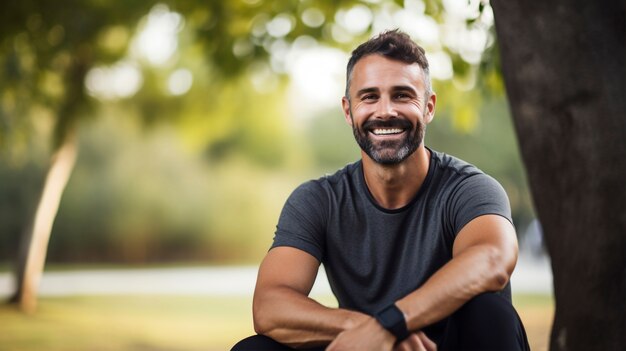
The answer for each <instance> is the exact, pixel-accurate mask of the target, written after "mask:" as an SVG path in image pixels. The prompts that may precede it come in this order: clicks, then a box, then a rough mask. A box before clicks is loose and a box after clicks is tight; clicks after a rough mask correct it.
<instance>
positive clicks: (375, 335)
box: [326, 317, 430, 351]
mask: <svg viewBox="0 0 626 351" xmlns="http://www.w3.org/2000/svg"><path fill="white" fill-rule="evenodd" d="M395 339H396V338H395V337H394V336H393V334H391V333H390V332H388V331H387V330H386V329H384V328H383V327H382V326H381V325H380V324H379V323H378V322H377V321H376V320H375V319H374V318H372V317H368V318H367V319H366V320H365V321H364V322H363V323H361V324H359V325H357V326H356V327H354V328H352V329H348V330H345V331H343V332H341V333H339V335H337V337H336V338H335V340H333V342H332V343H331V344H330V345H328V347H327V348H326V351H344V350H358V351H361V350H363V351H368V350H370V351H391V350H392V348H393V343H394V341H395ZM408 350H411V349H408ZM418 350H419V349H418ZM429 351H430V350H429Z"/></svg>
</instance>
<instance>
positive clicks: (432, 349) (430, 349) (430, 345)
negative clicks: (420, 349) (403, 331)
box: [416, 332, 437, 351]
mask: <svg viewBox="0 0 626 351" xmlns="http://www.w3.org/2000/svg"><path fill="white" fill-rule="evenodd" d="M416 335H417V337H418V338H419V339H420V341H421V342H422V345H424V349H425V350H426V351H437V344H435V342H434V341H432V340H430V339H429V338H428V336H426V334H424V332H418V333H417V334H416Z"/></svg>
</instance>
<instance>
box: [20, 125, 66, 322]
mask: <svg viewBox="0 0 626 351" xmlns="http://www.w3.org/2000/svg"><path fill="white" fill-rule="evenodd" d="M76 154H77V140H76V137H75V135H74V133H73V132H70V133H68V134H67V136H66V137H65V138H64V142H63V144H62V145H61V146H60V147H59V148H58V149H57V151H56V152H55V153H54V155H53V156H52V158H51V162H50V168H49V169H48V173H47V175H46V180H45V183H44V185H43V190H42V192H41V198H40V199H39V203H38V205H37V210H36V212H35V216H34V219H33V223H32V225H31V227H30V229H29V231H28V232H27V233H26V234H25V236H24V238H23V242H22V252H20V257H19V261H18V266H17V269H16V280H17V289H16V292H15V294H14V296H13V297H12V298H11V301H12V302H15V303H18V304H19V306H20V309H21V310H22V311H25V312H27V313H33V312H34V311H35V309H36V307H37V290H38V288H39V281H40V279H41V275H42V272H43V268H44V263H45V261H46V253H47V251H48V241H49V239H50V233H51V231H52V225H53V223H54V219H55V217H56V215H57V211H58V209H59V203H60V202H61V197H62V195H63V190H64V189H65V186H66V185H67V182H68V180H69V177H70V174H71V173H72V170H73V169H74V164H75V163H76Z"/></svg>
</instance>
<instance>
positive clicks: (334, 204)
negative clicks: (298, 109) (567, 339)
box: [272, 150, 512, 315]
mask: <svg viewBox="0 0 626 351" xmlns="http://www.w3.org/2000/svg"><path fill="white" fill-rule="evenodd" d="M430 151H431V159H430V166H429V169H428V174H427V176H426V179H425V180H424V183H423V185H422V186H421V188H420V189H419V191H418V193H417V194H416V195H415V198H414V199H413V200H412V201H411V202H410V203H409V204H407V205H406V206H404V207H402V208H399V209H394V210H389V209H385V208H382V207H380V206H379V205H378V204H377V203H376V201H375V200H374V198H373V197H372V195H371V193H370V192H369V189H368V188H367V185H366V184H365V179H364V176H363V166H362V162H361V161H358V162H355V163H352V164H349V165H347V166H346V167H344V168H343V169H341V170H339V171H338V172H337V173H335V174H333V175H328V176H325V177H322V178H320V179H318V180H312V181H309V182H306V183H304V184H302V185H301V186H299V187H298V188H297V189H296V190H295V191H294V192H293V193H292V194H291V196H290V197H289V199H288V200H287V202H286V204H285V206H284V207H283V210H282V213H281V215H280V218H279V221H278V225H277V230H276V235H275V237H274V243H273V245H272V248H274V247H278V246H290V247H295V248H298V249H300V250H303V251H305V252H307V253H309V254H311V255H312V256H314V257H315V258H317V260H318V261H320V263H323V264H324V267H325V269H326V274H327V276H328V280H329V283H330V286H331V288H332V291H333V293H334V294H335V296H336V297H337V300H338V302H339V306H340V307H342V308H347V309H352V310H357V311H361V312H364V313H367V314H370V315H372V314H374V313H376V312H378V311H379V310H380V309H382V308H383V307H385V306H387V305H389V304H390V303H392V302H394V301H396V300H398V299H400V298H402V297H404V296H406V295H407V294H408V293H410V292H412V291H414V290H415V289H417V288H418V287H420V286H421V285H422V284H423V283H424V282H425V281H426V280H427V279H428V278H429V277H430V276H431V275H432V274H433V273H434V272H435V271H437V270H438V269H439V268H441V267H442V266H443V265H444V264H445V263H446V262H448V261H449V260H450V259H451V258H452V244H453V242H454V239H455V237H456V235H457V234H458V233H459V231H460V230H461V229H462V228H463V226H465V225H466V224H467V223H468V222H469V221H471V220H472V219H474V218H476V217H478V216H481V215H485V214H497V215H501V216H503V217H505V218H507V219H508V220H509V221H512V220H511V210H510V206H509V200H508V198H507V196H506V193H505V191H504V189H503V188H502V187H501V186H500V184H498V182H497V181H496V180H494V179H493V178H491V177H490V176H488V175H486V174H484V173H483V172H481V171H480V170H479V169H478V168H476V167H474V166H472V165H470V164H468V163H466V162H464V161H461V160H459V159H457V158H454V157H452V156H449V155H446V154H443V153H439V152H436V151H433V150H430ZM467 269H471V267H468V268H467ZM502 293H503V295H504V296H505V297H506V298H507V299H508V300H510V287H509V286H508V285H507V288H505V290H503V292H502Z"/></svg>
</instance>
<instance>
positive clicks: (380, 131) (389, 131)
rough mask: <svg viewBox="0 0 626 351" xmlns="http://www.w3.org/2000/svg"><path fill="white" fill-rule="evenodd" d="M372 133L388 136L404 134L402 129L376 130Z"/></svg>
mask: <svg viewBox="0 0 626 351" xmlns="http://www.w3.org/2000/svg"><path fill="white" fill-rule="evenodd" d="M372 133H374V134H375V135H386V134H399V133H402V129H399V128H394V129H380V128H377V129H374V130H372Z"/></svg>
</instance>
